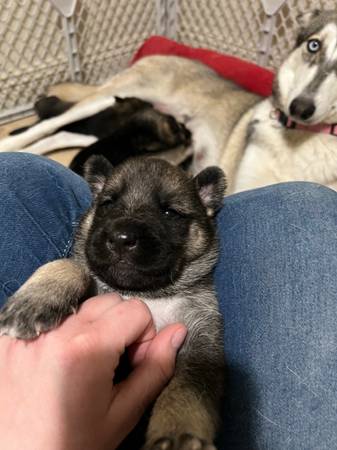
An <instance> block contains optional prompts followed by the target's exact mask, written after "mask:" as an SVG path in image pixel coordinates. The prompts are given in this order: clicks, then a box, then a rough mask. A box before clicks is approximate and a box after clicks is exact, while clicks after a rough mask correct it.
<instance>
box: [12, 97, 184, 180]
mask: <svg viewBox="0 0 337 450" xmlns="http://www.w3.org/2000/svg"><path fill="white" fill-rule="evenodd" d="M73 105H74V103H72V102H65V101H62V100H60V99H59V98H58V97H56V96H50V97H43V98H41V99H39V100H38V101H37V102H36V103H35V105H34V109H35V112H36V114H37V116H38V117H39V119H40V121H41V120H47V119H50V118H52V117H56V116H58V115H60V114H62V113H64V112H65V111H67V110H69V109H70V108H71V107H72V106H73ZM29 128H31V127H25V128H19V129H16V130H14V131H13V132H12V133H11V134H12V135H15V134H19V133H22V132H23V131H26V130H28V129H29ZM57 132H58V133H59V134H58V135H55V136H54V138H55V139H52V140H47V146H46V147H44V150H43V151H44V152H46V151H48V145H50V149H54V148H55V146H56V147H57V145H58V140H57V137H58V136H59V138H60V142H62V145H63V144H64V143H67V142H68V144H66V145H68V147H69V146H71V142H72V138H73V137H74V136H77V135H78V136H81V135H84V136H88V137H92V138H93V141H96V142H94V143H93V144H91V145H89V146H88V147H86V149H85V150H83V151H82V152H79V153H78V154H77V155H76V156H75V157H74V159H73V160H72V162H71V164H70V168H71V169H72V170H73V171H74V172H76V173H78V174H80V175H82V174H83V167H84V164H85V162H86V161H87V159H88V158H89V157H90V156H92V155H103V156H105V157H106V158H107V159H108V160H109V161H110V162H111V163H112V164H113V165H116V164H119V163H120V162H121V161H124V160H125V159H127V158H129V157H131V156H137V155H138V156H140V155H149V156H153V154H154V153H156V156H157V157H161V158H164V159H166V160H168V161H169V162H172V163H173V164H177V165H179V164H182V163H184V162H185V163H186V162H187V161H186V160H187V159H188V158H189V156H190V154H191V152H190V151H189V146H190V143H191V134H190V132H189V131H188V130H187V129H186V128H185V127H184V126H183V125H182V124H180V123H178V122H177V121H176V120H175V119H174V117H172V116H169V115H166V114H162V113H161V112H159V111H156V110H155V109H154V108H153V107H152V105H151V104H150V103H148V102H144V101H142V100H139V99H136V98H126V99H120V98H116V102H115V104H114V105H113V106H111V107H109V108H106V109H105V110H103V111H101V112H99V113H96V114H93V115H92V116H89V117H87V118H84V119H81V120H78V121H75V122H72V123H69V124H67V125H64V126H62V127H60V128H59V129H58V131H57ZM68 133H69V134H68ZM64 141H65V142H64ZM45 142H46V141H45ZM80 142H81V141H80ZM83 142H85V140H84V141H83ZM90 142H91V141H90ZM41 145H42V146H43V142H40V150H41V149H42V148H43V147H41ZM74 145H75V146H76V143H75V144H74ZM79 145H81V144H80V143H79ZM85 145H87V144H85Z"/></svg>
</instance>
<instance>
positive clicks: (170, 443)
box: [143, 434, 216, 450]
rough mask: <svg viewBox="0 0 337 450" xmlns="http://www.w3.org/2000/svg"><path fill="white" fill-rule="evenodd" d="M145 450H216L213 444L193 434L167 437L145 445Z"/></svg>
mask: <svg viewBox="0 0 337 450" xmlns="http://www.w3.org/2000/svg"><path fill="white" fill-rule="evenodd" d="M143 450H216V448H215V447H214V445H213V444H210V443H209V442H206V441H204V440H202V439H199V438H198V437H196V436H193V435H191V434H181V435H179V436H167V437H162V438H160V439H158V440H156V441H155V442H154V443H153V444H147V445H145V447H144V449H143Z"/></svg>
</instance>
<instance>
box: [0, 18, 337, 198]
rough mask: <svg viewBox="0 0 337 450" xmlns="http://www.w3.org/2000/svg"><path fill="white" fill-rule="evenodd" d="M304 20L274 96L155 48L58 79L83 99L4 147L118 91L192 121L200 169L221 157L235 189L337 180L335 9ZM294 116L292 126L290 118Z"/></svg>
mask: <svg viewBox="0 0 337 450" xmlns="http://www.w3.org/2000/svg"><path fill="white" fill-rule="evenodd" d="M299 26H300V28H299V33H298V38H297V43H296V46H295V48H294V49H293V51H292V52H291V53H290V55H289V56H288V58H286V60H285V61H284V63H283V64H282V65H281V67H280V69H279V70H278V72H277V75H276V77H275V83H274V89H273V95H272V96H271V97H270V98H268V99H267V100H261V98H259V97H258V96H256V95H253V94H252V93H248V92H245V91H244V90H242V89H241V88H239V87H238V86H236V85H234V84H233V83H230V82H228V81H226V80H224V79H223V78H221V77H219V76H218V75H217V74H216V73H215V72H214V71H212V70H211V69H210V68H208V67H207V66H205V65H203V64H201V63H199V62H196V61H192V60H189V59H185V58H181V57H176V56H160V55H157V56H148V57H145V58H143V59H141V60H139V61H138V62H136V63H135V64H134V65H132V66H131V67H129V68H128V69H126V70H125V71H123V72H121V73H119V74H117V75H115V76H113V77H112V78H111V79H110V80H108V81H107V82H106V83H105V84H103V85H101V86H83V85H80V84H61V85H58V86H54V87H52V88H51V89H50V91H49V94H50V95H57V96H58V97H60V98H61V99H62V100H64V101H71V102H78V103H76V105H75V106H74V107H72V108H71V109H70V110H69V111H67V112H65V113H64V114H61V115H60V116H58V117H54V118H52V119H49V120H47V121H43V122H42V123H41V124H38V125H36V126H35V127H33V128H31V129H30V130H28V131H27V132H26V133H22V134H21V135H19V136H12V137H8V138H5V139H4V140H2V141H1V142H0V151H5V150H15V149H18V148H20V147H22V146H25V145H28V144H30V143H31V142H34V141H35V140H37V139H41V138H43V137H44V136H46V135H48V134H50V133H52V132H54V131H56V130H57V129H58V128H59V127H60V126H62V125H63V124H64V123H69V121H72V120H78V117H79V116H80V117H87V116H88V115H90V114H92V112H93V111H95V112H97V110H101V109H104V108H105V107H107V106H108V105H111V104H113V103H114V102H115V96H118V97H137V98H140V99H143V100H145V101H148V102H150V103H152V104H153V105H154V107H155V108H157V109H158V110H160V111H162V112H165V113H168V114H171V115H172V116H174V117H175V118H176V119H177V120H178V121H179V122H182V123H183V124H184V125H185V126H186V128H187V129H189V131H190V132H191V134H192V144H191V145H192V150H193V164H192V170H193V172H194V173H198V172H199V171H200V170H202V169H203V168H205V167H207V166H208V165H219V166H220V167H221V168H222V169H223V170H224V171H225V173H226V175H227V180H228V191H227V192H228V193H233V192H238V191H242V190H246V189H251V188H256V187H259V186H265V185H268V184H272V183H277V182H282V181H291V180H305V181H313V182H318V183H321V184H324V185H326V186H330V187H332V188H335V189H337V169H336V167H337V139H336V137H335V136H334V126H332V125H333V124H334V123H335V122H337V109H336V106H337V79H336V65H337V62H336V60H337V11H336V10H333V11H323V12H319V11H314V12H309V13H305V14H302V16H300V17H299ZM288 118H290V119H291V120H292V121H293V122H292V125H291V129H290V128H288V127H287V126H285V125H284V124H285V123H288V122H289V120H288ZM313 126H315V128H314V127H313ZM294 127H296V128H294ZM318 130H319V131H321V132H320V133H317V132H316V131H318ZM336 131H337V129H336ZM329 133H330V134H329Z"/></svg>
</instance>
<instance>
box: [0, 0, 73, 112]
mask: <svg viewBox="0 0 337 450" xmlns="http://www.w3.org/2000/svg"><path fill="white" fill-rule="evenodd" d="M0 6H1V7H0V67H1V70H0V117H1V114H2V115H3V114H4V113H5V114H8V112H9V110H12V109H13V108H16V110H21V109H26V108H27V104H30V102H32V101H33V99H36V97H37V96H38V95H39V94H40V93H42V92H43V91H44V89H45V86H47V85H49V84H53V83H55V82H58V81H62V80H66V79H69V63H68V59H67V53H66V48H65V40H64V34H63V31H62V25H61V22H60V17H59V15H58V13H57V12H56V11H55V9H54V8H53V7H52V5H51V4H50V3H49V2H48V1H43V0H29V1H27V0H11V1H2V2H1V4H0ZM20 107H21V108H20Z"/></svg>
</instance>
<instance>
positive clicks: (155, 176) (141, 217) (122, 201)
mask: <svg viewBox="0 0 337 450" xmlns="http://www.w3.org/2000/svg"><path fill="white" fill-rule="evenodd" d="M85 178H86V179H87V181H88V182H89V183H90V185H91V188H92V191H93V195H94V198H95V199H94V202H93V205H92V207H91V208H90V210H89V211H88V212H87V213H86V214H85V216H84V217H83V219H82V221H81V224H80V226H79V229H78V233H77V236H76V239H75V246H74V251H73V256H72V257H71V259H61V260H57V261H54V262H51V263H48V264H46V265H44V266H42V267H41V268H40V269H38V270H37V271H36V272H35V273H34V274H33V275H32V277H31V278H30V279H29V280H28V281H27V282H26V283H25V284H24V285H23V286H22V287H21V288H20V289H19V290H18V291H17V292H16V293H15V294H14V295H13V296H12V297H11V298H10V299H9V300H8V302H7V304H6V305H5V306H4V308H3V309H2V311H1V313H0V333H1V334H9V335H11V336H15V337H17V338H22V339H31V338H35V337H36V336H38V335H39V334H40V333H41V332H44V331H47V330H49V329H51V328H53V327H55V326H57V325H58V324H59V323H60V321H61V320H62V319H64V318H65V317H66V316H68V315H69V314H72V313H73V312H74V311H76V310H77V309H78V307H79V305H80V303H81V302H82V301H83V300H85V299H86V298H88V296H92V295H94V294H96V293H102V292H108V291H117V292H119V293H120V294H121V295H122V296H123V297H124V298H126V299H127V298H128V297H131V296H137V297H140V298H141V299H142V300H143V301H144V302H145V303H146V304H147V305H148V306H149V308H150V310H151V312H152V315H153V318H154V321H155V325H156V328H157V329H158V330H159V329H161V328H162V327H164V326H165V325H166V324H169V323H173V322H176V321H181V322H184V323H185V324H186V325H187V327H188V329H189V334H188V337H187V340H186V341H185V344H184V346H183V348H182V350H181V352H180V353H179V356H178V360H177V366H176V373H175V376H174V378H173V379H172V380H171V381H170V383H169V384H168V386H167V387H166V388H165V389H164V391H163V392H162V394H161V395H160V397H159V398H158V400H157V401H156V403H155V405H154V409H153V412H152V415H151V418H150V422H149V426H148V429H147V435H146V444H145V447H144V448H145V449H146V450H167V449H172V450H173V449H174V450H193V449H199V450H212V449H213V450H214V446H213V445H212V442H213V439H214V434H215V430H216V426H217V421H218V414H219V404H220V401H221V394H222V386H223V381H224V361H223V342H222V324H221V319H220V314H219V312H218V307H217V301H216V298H215V294H214V289H213V283H212V270H213V267H214V264H215V262H216V259H217V239H216V234H215V221H214V215H215V212H216V211H217V209H218V208H219V207H220V206H221V204H222V199H223V196H224V190H225V179H224V174H223V172H222V171H221V170H220V169H219V168H217V167H210V168H208V169H205V170H204V171H203V172H201V173H200V174H198V175H197V176H196V177H195V178H192V177H189V176H188V175H187V174H186V173H185V172H184V171H183V170H182V169H180V168H178V167H175V166H172V165H170V164H169V163H167V162H166V161H163V160H156V159H146V158H134V159H129V160H128V161H125V162H124V163H122V164H120V165H118V166H117V167H116V168H112V166H111V165H110V164H109V163H108V162H107V161H106V160H105V159H104V158H103V157H92V158H91V159H90V160H89V161H88V163H87V164H86V166H85ZM126 301H127V300H126ZM129 448H130V447H129ZM132 448H133V450H136V448H134V447H132Z"/></svg>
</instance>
